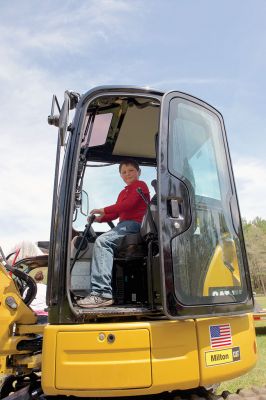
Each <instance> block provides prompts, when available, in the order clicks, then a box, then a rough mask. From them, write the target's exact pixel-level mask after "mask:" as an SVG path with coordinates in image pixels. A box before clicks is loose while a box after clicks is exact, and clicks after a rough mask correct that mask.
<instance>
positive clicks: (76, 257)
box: [70, 214, 96, 272]
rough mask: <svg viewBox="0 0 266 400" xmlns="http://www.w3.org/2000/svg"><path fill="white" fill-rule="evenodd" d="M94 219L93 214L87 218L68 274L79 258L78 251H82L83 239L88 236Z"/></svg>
mask: <svg viewBox="0 0 266 400" xmlns="http://www.w3.org/2000/svg"><path fill="white" fill-rule="evenodd" d="M95 218H96V215H95V214H91V215H90V216H89V218H88V224H87V225H86V226H85V230H84V232H83V234H82V239H81V241H80V243H79V246H78V248H77V251H76V254H75V257H74V258H73V261H72V263H71V266H70V272H71V271H72V269H73V267H74V265H75V262H76V261H77V259H78V256H79V254H80V251H81V249H82V246H83V244H84V242H85V239H86V238H87V235H88V233H89V231H90V229H91V225H92V224H93V222H94V220H95Z"/></svg>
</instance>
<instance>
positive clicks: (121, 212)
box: [101, 180, 150, 222]
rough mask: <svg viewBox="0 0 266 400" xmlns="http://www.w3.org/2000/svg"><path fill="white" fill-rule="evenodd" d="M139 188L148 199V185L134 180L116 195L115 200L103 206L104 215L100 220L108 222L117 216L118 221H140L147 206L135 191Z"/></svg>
mask: <svg viewBox="0 0 266 400" xmlns="http://www.w3.org/2000/svg"><path fill="white" fill-rule="evenodd" d="M138 188H140V189H141V190H142V192H143V193H144V196H145V197H146V199H147V200H148V201H150V193H149V189H148V186H147V185H146V183H145V182H143V181H139V180H137V181H135V182H133V183H131V184H130V185H127V186H126V187H125V188H124V189H123V190H122V191H121V192H120V193H119V195H118V198H117V201H116V203H115V204H113V205H112V206H108V207H104V216H103V217H102V219H101V222H110V221H113V220H114V219H117V218H119V221H120V222H122V221H129V220H130V221H136V222H141V221H142V219H143V216H144V214H145V212H146V209H147V206H146V204H145V202H144V200H143V199H142V197H141V196H140V194H139V193H138V192H137V189H138Z"/></svg>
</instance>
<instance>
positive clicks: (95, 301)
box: [77, 294, 114, 308]
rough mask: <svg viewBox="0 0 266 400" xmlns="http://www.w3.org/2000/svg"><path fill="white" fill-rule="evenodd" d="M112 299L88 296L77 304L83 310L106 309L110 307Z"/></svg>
mask: <svg viewBox="0 0 266 400" xmlns="http://www.w3.org/2000/svg"><path fill="white" fill-rule="evenodd" d="M113 302H114V300H113V299H107V298H106V297H102V296H97V295H93V294H90V295H89V296H87V297H85V298H84V299H82V300H78V301H77V304H78V305H79V306H80V307H84V308H95V307H106V306H110V305H112V304H113Z"/></svg>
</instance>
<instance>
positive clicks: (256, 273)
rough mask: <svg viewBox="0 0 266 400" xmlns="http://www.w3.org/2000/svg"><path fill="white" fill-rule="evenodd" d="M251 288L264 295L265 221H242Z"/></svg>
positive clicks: (265, 281)
mask: <svg viewBox="0 0 266 400" xmlns="http://www.w3.org/2000/svg"><path fill="white" fill-rule="evenodd" d="M242 223H243V230H244V237H245V242H246V249H247V255H248V261H249V268H250V273H251V280H252V284H253V288H254V290H255V291H256V292H258V293H262V294H264V295H266V221H265V220H263V219H262V218H260V217H256V218H255V219H254V220H252V221H251V222H247V221H246V220H245V219H244V220H243V221H242Z"/></svg>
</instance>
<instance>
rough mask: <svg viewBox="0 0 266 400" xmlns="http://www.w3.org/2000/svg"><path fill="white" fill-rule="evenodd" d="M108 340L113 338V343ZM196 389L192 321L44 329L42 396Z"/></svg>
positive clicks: (195, 356)
mask: <svg viewBox="0 0 266 400" xmlns="http://www.w3.org/2000/svg"><path fill="white" fill-rule="evenodd" d="M110 334H111V335H114V336H115V340H114V342H112V343H109V342H108V335H110ZM103 337H104V339H101V338H103ZM198 384H199V368H198V352H197V338H196V329H195V322H194V321H192V320H188V321H155V322H132V323H116V324H115V323H111V324H110V323H106V324H91V325H64V326H49V325H48V326H47V327H45V329H44V343H43V365H42V388H43V390H44V393H45V394H50V395H52V394H65V395H71V394H72V395H76V396H84V397H85V396H95V395H96V394H97V396H122V395H123V396H126V395H134V394H135V395H141V394H152V393H159V392H162V391H167V390H174V389H177V388H179V389H187V388H192V387H196V386H198Z"/></svg>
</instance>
